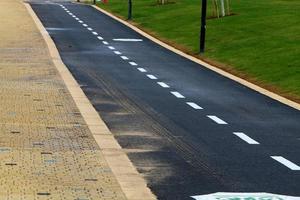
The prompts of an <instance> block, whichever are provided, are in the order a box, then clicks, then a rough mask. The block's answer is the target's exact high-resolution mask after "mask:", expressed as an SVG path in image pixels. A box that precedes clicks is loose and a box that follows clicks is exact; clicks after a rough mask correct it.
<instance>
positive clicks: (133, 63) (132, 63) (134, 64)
mask: <svg viewBox="0 0 300 200" xmlns="http://www.w3.org/2000/svg"><path fill="white" fill-rule="evenodd" d="M129 64H131V65H132V66H137V64H136V63H135V62H129Z"/></svg>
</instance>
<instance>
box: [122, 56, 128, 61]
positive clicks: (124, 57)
mask: <svg viewBox="0 0 300 200" xmlns="http://www.w3.org/2000/svg"><path fill="white" fill-rule="evenodd" d="M121 58H122V59H123V60H129V58H128V57H126V56H121Z"/></svg>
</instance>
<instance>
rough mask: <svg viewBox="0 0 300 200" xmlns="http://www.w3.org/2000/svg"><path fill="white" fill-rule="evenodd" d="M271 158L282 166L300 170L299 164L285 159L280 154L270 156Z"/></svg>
mask: <svg viewBox="0 0 300 200" xmlns="http://www.w3.org/2000/svg"><path fill="white" fill-rule="evenodd" d="M271 158H273V159H274V160H276V161H278V162H280V163H281V164H283V165H284V166H286V167H287V168H289V169H291V170H295V171H296V170H297V171H298V170H300V166H298V165H296V164H295V163H292V162H291V161H289V160H287V159H285V158H284V157H282V156H271Z"/></svg>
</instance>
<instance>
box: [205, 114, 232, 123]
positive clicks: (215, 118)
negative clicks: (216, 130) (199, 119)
mask: <svg viewBox="0 0 300 200" xmlns="http://www.w3.org/2000/svg"><path fill="white" fill-rule="evenodd" d="M207 117H208V118H210V119H212V120H213V121H214V122H216V123H217V124H227V122H225V121H223V120H222V119H220V118H219V117H217V116H214V115H207Z"/></svg>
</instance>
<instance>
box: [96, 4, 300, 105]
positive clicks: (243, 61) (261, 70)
mask: <svg viewBox="0 0 300 200" xmlns="http://www.w3.org/2000/svg"><path fill="white" fill-rule="evenodd" d="M132 2H133V18H132V23H134V24H135V25H137V26H138V27H140V28H141V29H143V30H145V31H146V32H148V33H150V34H152V35H154V36H156V37H158V38H160V39H161V40H163V41H165V42H167V43H169V44H172V45H173V46H176V47H177V48H180V49H182V50H184V51H186V52H187V53H189V54H192V55H195V56H198V52H199V29H200V11H201V9H200V8H201V0H165V1H163V3H162V2H161V0H132ZM226 2H227V3H230V12H228V13H229V14H230V16H225V17H222V18H217V17H216V13H215V12H216V8H215V7H214V0H208V3H209V4H208V20H207V38H206V52H205V54H204V55H203V56H202V57H201V58H202V59H204V60H206V61H208V62H211V63H212V64H215V65H217V66H219V67H220V68H223V69H225V70H227V71H229V72H231V73H233V74H236V75H238V76H240V77H243V78H246V79H248V80H250V81H252V82H255V83H257V84H259V85H261V86H263V87H265V88H268V89H271V90H273V91H275V92H278V93H280V94H282V95H284V96H287V97H289V98H292V99H294V100H296V101H298V102H300V1H299V0H230V1H226ZM226 2H225V3H226ZM127 3H128V0H108V3H106V4H103V3H98V5H99V6H100V7H101V8H104V9H106V10H108V11H110V12H112V13H114V14H116V15H117V16H119V17H122V18H124V19H126V17H127ZM226 9H227V10H225V11H226V12H227V11H228V7H226Z"/></svg>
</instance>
